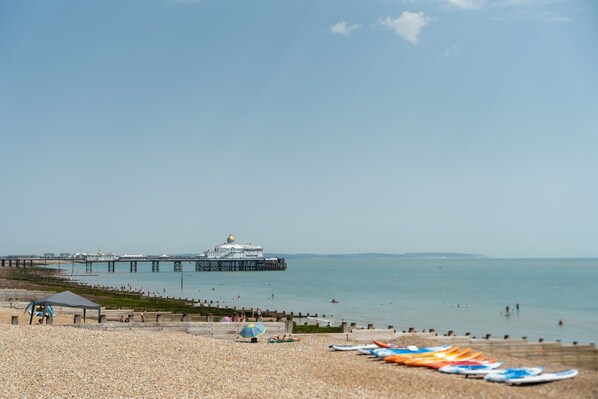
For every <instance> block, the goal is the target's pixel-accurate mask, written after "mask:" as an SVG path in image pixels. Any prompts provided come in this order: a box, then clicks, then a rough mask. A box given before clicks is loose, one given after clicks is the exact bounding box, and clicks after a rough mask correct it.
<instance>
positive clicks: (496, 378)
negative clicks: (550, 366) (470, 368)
mask: <svg viewBox="0 0 598 399" xmlns="http://www.w3.org/2000/svg"><path fill="white" fill-rule="evenodd" d="M542 371H544V367H521V368H512V369H496V370H493V371H492V372H491V373H489V374H486V375H485V376H484V379H485V380H486V381H492V382H505V381H506V380H508V379H511V378H521V377H529V376H535V375H538V374H540V373H542Z"/></svg>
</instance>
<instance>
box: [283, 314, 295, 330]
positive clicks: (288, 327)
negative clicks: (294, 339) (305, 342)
mask: <svg viewBox="0 0 598 399" xmlns="http://www.w3.org/2000/svg"><path fill="white" fill-rule="evenodd" d="M285 331H286V333H287V334H292V333H293V316H288V317H287V321H286V323H285Z"/></svg>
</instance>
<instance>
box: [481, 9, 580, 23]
mask: <svg viewBox="0 0 598 399" xmlns="http://www.w3.org/2000/svg"><path fill="white" fill-rule="evenodd" d="M492 19H494V20H495V21H499V22H500V21H511V20H516V19H526V20H532V21H540V22H570V21H571V18H570V17H567V16H565V15H557V14H553V13H551V12H550V11H544V12H536V11H533V10H515V11H513V12H510V13H508V14H506V15H502V16H495V17H493V18H492Z"/></svg>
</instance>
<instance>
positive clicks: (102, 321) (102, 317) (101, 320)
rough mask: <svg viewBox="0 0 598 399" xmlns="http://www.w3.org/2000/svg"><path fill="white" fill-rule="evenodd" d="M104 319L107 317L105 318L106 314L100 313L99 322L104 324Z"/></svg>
mask: <svg viewBox="0 0 598 399" xmlns="http://www.w3.org/2000/svg"><path fill="white" fill-rule="evenodd" d="M106 320H107V319H106V315H105V314H102V315H100V320H99V323H101V324H104V323H106Z"/></svg>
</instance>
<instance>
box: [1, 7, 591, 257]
mask: <svg viewBox="0 0 598 399" xmlns="http://www.w3.org/2000/svg"><path fill="white" fill-rule="evenodd" d="M597 39H598V2H595V1H593V0H586V1H581V0H579V1H576V0H560V1H559V0H495V1H490V0H319V1H316V0H301V1H299V0H264V1H248V0H238V1H234V0H197V1H193V0H119V1H115V0H102V1H100V0H90V1H84V2H82V1H79V0H20V1H16V0H0V153H1V154H2V155H1V156H0V190H1V191H0V192H1V195H0V225H2V228H1V229H0V255H9V254H40V253H44V252H91V251H96V250H97V249H98V248H102V249H103V250H104V251H114V252H116V253H118V254H125V253H127V254H138V253H143V254H161V253H199V252H202V251H204V250H206V249H208V248H212V247H213V246H214V245H215V244H217V243H220V242H223V241H224V240H225V239H226V237H227V236H228V234H229V233H233V234H234V235H235V237H236V238H237V241H238V242H252V243H253V244H260V245H262V246H263V247H264V249H265V251H266V252H276V253H322V254H324V253H359V252H386V253H406V252H461V253H476V254H483V255H486V256H490V257H597V256H598V183H597V182H598V156H597V153H598V151H597V150H598V72H597V71H598V46H597V43H598V40H597Z"/></svg>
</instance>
